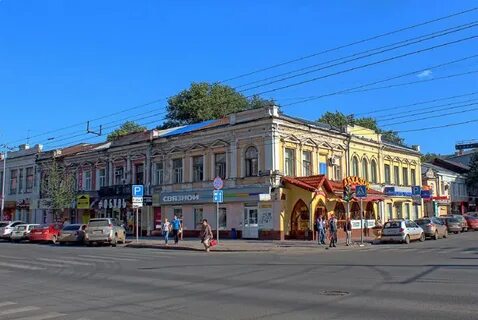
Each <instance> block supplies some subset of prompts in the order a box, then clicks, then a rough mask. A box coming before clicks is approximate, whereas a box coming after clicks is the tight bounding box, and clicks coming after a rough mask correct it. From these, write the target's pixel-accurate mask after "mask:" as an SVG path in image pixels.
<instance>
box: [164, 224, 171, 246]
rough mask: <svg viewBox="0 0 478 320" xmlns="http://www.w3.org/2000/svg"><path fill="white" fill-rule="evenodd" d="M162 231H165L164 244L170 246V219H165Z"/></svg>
mask: <svg viewBox="0 0 478 320" xmlns="http://www.w3.org/2000/svg"><path fill="white" fill-rule="evenodd" d="M162 229H163V237H164V244H165V245H168V240H169V231H171V223H170V222H169V221H168V218H164V223H163V228H162Z"/></svg>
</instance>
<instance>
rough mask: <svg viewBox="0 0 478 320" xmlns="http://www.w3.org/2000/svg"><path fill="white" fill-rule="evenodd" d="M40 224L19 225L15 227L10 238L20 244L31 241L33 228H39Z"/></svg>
mask: <svg viewBox="0 0 478 320" xmlns="http://www.w3.org/2000/svg"><path fill="white" fill-rule="evenodd" d="M38 226H39V224H19V225H18V226H16V227H15V229H14V230H13V232H12V235H11V236H10V239H11V240H12V241H13V242H20V241H23V240H30V232H31V231H32V229H33V228H35V227H38Z"/></svg>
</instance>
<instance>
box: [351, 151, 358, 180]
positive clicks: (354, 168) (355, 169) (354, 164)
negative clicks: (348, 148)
mask: <svg viewBox="0 0 478 320" xmlns="http://www.w3.org/2000/svg"><path fill="white" fill-rule="evenodd" d="M352 176H354V177H358V176H360V171H359V160H358V158H357V157H356V156H353V157H352Z"/></svg>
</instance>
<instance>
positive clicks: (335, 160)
mask: <svg viewBox="0 0 478 320" xmlns="http://www.w3.org/2000/svg"><path fill="white" fill-rule="evenodd" d="M329 164H330V165H331V166H334V165H336V164H337V158H334V157H330V158H329Z"/></svg>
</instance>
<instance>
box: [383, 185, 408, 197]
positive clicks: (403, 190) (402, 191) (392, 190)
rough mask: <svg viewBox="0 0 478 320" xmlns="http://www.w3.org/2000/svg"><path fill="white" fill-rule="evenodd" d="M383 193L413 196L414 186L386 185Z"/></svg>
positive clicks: (393, 195)
mask: <svg viewBox="0 0 478 320" xmlns="http://www.w3.org/2000/svg"><path fill="white" fill-rule="evenodd" d="M383 193H384V194H385V195H386V196H391V197H411V196H412V188H411V187H384V188H383Z"/></svg>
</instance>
